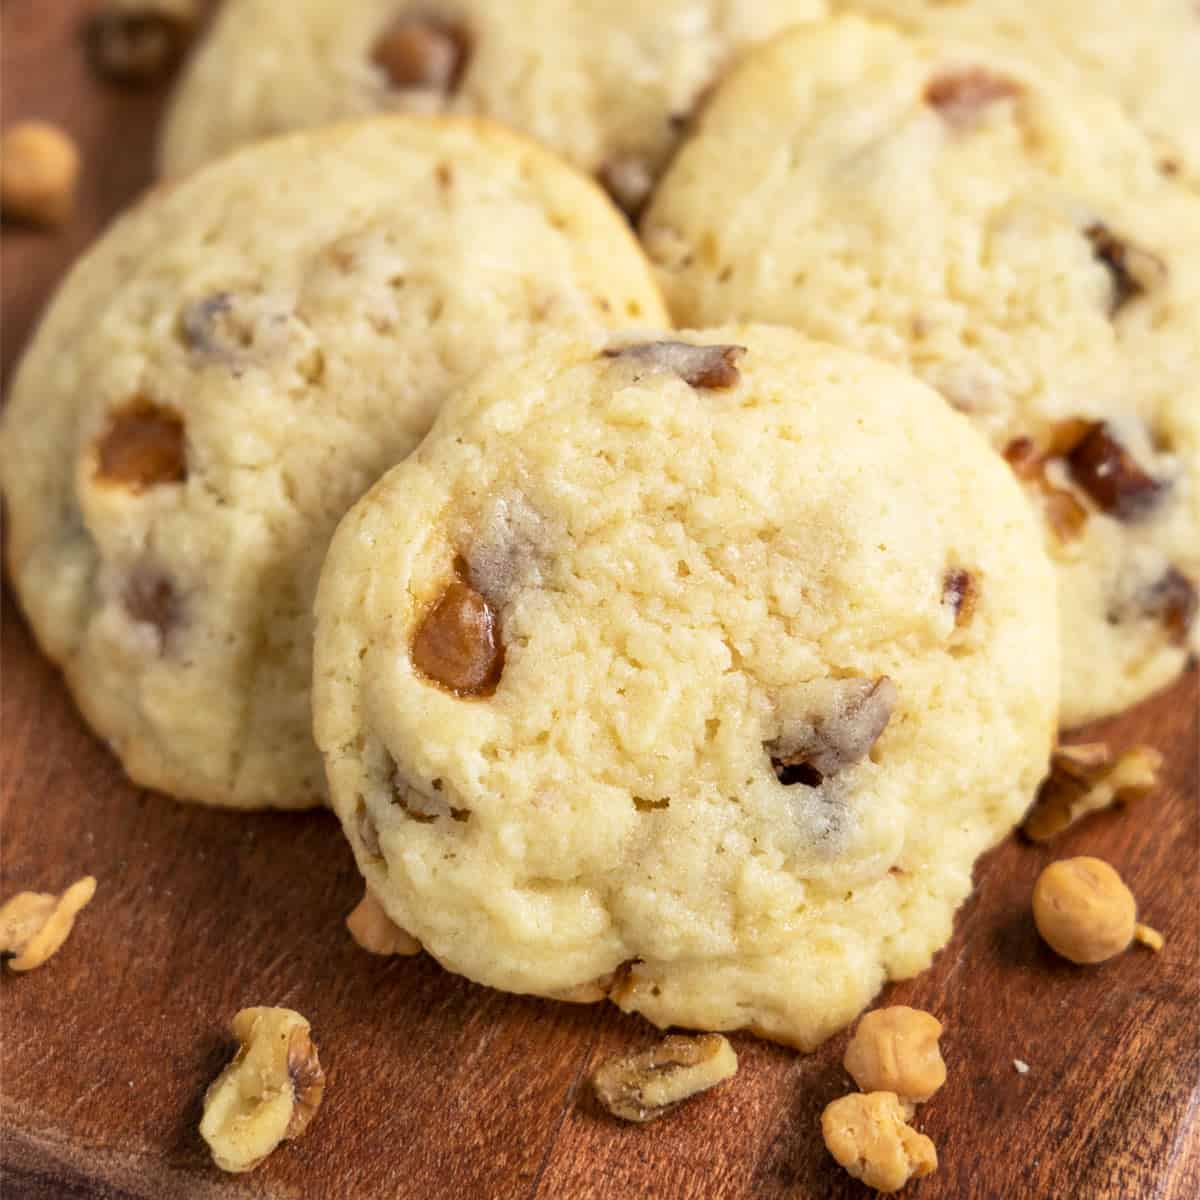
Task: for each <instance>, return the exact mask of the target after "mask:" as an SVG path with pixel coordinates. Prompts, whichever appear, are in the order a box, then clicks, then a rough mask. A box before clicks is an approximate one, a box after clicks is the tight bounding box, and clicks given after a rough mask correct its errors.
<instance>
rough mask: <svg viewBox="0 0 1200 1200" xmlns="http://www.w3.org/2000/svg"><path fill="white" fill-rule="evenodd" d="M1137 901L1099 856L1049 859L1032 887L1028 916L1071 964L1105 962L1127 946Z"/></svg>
mask: <svg viewBox="0 0 1200 1200" xmlns="http://www.w3.org/2000/svg"><path fill="white" fill-rule="evenodd" d="M1136 919H1137V902H1136V901H1135V900H1134V898H1133V893H1132V892H1131V891H1130V890H1129V889H1128V888H1127V887H1126V886H1125V883H1124V881H1123V880H1122V879H1121V877H1120V875H1118V874H1117V872H1116V871H1114V870H1113V868H1112V867H1110V866H1109V865H1108V863H1106V862H1104V861H1103V860H1102V859H1099V858H1086V857H1085V858H1067V859H1063V860H1061V861H1059V862H1055V863H1051V864H1050V865H1049V866H1048V867H1047V868H1046V869H1045V870H1044V871H1043V872H1042V873H1041V874H1040V875H1039V876H1038V879H1037V883H1036V884H1034V888H1033V920H1034V924H1036V925H1037V930H1038V933H1040V934H1041V936H1042V940H1043V941H1044V942H1045V943H1046V944H1047V945H1048V946H1049V947H1050V949H1051V950H1053V951H1054V952H1055V953H1056V954H1059V955H1061V956H1062V957H1063V958H1065V959H1068V960H1069V961H1071V962H1073V963H1079V964H1080V965H1087V964H1091V963H1100V962H1105V961H1107V960H1108V959H1110V958H1113V957H1115V956H1116V955H1118V954H1121V953H1123V952H1124V951H1125V950H1127V949H1128V948H1129V944H1130V942H1132V941H1133V934H1134V927H1135V925H1136Z"/></svg>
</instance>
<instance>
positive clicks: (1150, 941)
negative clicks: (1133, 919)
mask: <svg viewBox="0 0 1200 1200" xmlns="http://www.w3.org/2000/svg"><path fill="white" fill-rule="evenodd" d="M1133 940H1134V941H1135V942H1138V943H1139V944H1140V945H1142V946H1145V947H1146V949H1147V950H1153V951H1154V953H1155V954H1157V953H1158V952H1159V951H1160V950H1161V949H1162V948H1163V946H1164V945H1165V944H1166V942H1165V940H1164V939H1163V935H1162V934H1161V933H1159V932H1158V930H1157V929H1152V928H1151V927H1150V926H1149V925H1143V924H1142V923H1141V922H1140V921H1139V922H1138V923H1137V924H1136V925H1135V926H1134V927H1133Z"/></svg>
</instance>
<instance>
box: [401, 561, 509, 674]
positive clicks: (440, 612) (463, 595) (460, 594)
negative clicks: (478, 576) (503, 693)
mask: <svg viewBox="0 0 1200 1200" xmlns="http://www.w3.org/2000/svg"><path fill="white" fill-rule="evenodd" d="M462 569H463V567H462V564H461V563H460V564H458V570H459V577H458V578H455V579H453V580H452V581H451V582H450V583H449V584H448V585H447V587H446V590H445V591H444V592H443V593H442V594H441V596H440V597H439V598H438V600H437V603H435V604H434V606H433V607H432V608H431V609H430V610H429V611H428V612H427V613H426V614H425V617H424V619H423V620H422V621H421V624H420V625H419V626H418V627H417V632H416V636H415V637H414V638H413V644H412V661H413V665H414V666H415V667H416V668H417V670H418V671H420V672H421V674H422V675H424V676H425V677H426V678H428V679H431V680H433V682H434V683H438V684H441V686H442V687H444V688H447V689H448V690H449V691H452V692H454V693H455V694H456V695H459V696H490V695H491V694H492V693H493V692H494V691H495V690H496V685H497V684H498V683H499V682H500V676H501V674H502V673H503V671H504V646H503V644H502V642H501V638H500V618H499V616H498V614H497V613H496V610H495V609H494V608H493V607H492V606H491V605H490V604H489V603H488V602H487V600H485V599H484V598H483V596H481V595H480V594H479V593H478V592H477V591H476V590H475V589H474V588H473V587H472V586H471V585H470V584H469V583H467V582H466V581H465V580H464V579H463V578H462V577H461V576H462Z"/></svg>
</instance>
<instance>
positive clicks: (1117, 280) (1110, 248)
mask: <svg viewBox="0 0 1200 1200" xmlns="http://www.w3.org/2000/svg"><path fill="white" fill-rule="evenodd" d="M1083 233H1084V236H1085V237H1086V238H1087V239H1088V241H1089V242H1091V244H1092V253H1093V254H1094V255H1095V256H1096V257H1097V258H1098V259H1099V260H1100V261H1101V262H1102V263H1103V264H1104V265H1105V266H1106V267H1107V268H1108V273H1109V275H1110V276H1111V277H1112V300H1111V301H1110V302H1109V308H1108V311H1109V315H1110V316H1115V315H1116V314H1117V313H1118V312H1119V311H1120V310H1121V309H1122V308H1124V307H1125V305H1126V304H1128V303H1129V302H1130V301H1131V300H1136V299H1137V298H1138V297H1139V296H1143V295H1145V293H1146V292H1148V291H1151V290H1152V289H1154V288H1157V287H1161V286H1162V284H1163V283H1164V281H1165V280H1166V277H1167V265H1166V263H1164V262H1163V260H1162V259H1161V258H1159V257H1158V255H1156V254H1151V253H1150V252H1149V251H1148V250H1140V249H1139V248H1138V247H1137V246H1131V245H1130V244H1129V243H1128V242H1126V241H1124V240H1122V239H1121V238H1119V237H1118V236H1117V235H1116V234H1115V233H1113V232H1112V230H1111V229H1109V228H1108V226H1106V225H1104V224H1102V223H1101V222H1099V221H1097V222H1096V223H1095V224H1093V225H1089V226H1088V227H1087V228H1086V229H1085V230H1084V231H1083Z"/></svg>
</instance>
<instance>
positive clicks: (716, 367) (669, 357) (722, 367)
mask: <svg viewBox="0 0 1200 1200" xmlns="http://www.w3.org/2000/svg"><path fill="white" fill-rule="evenodd" d="M745 353H746V347H745V346H693V345H692V344H691V343H690V342H669V341H667V342H638V343H636V344H635V345H632V346H620V347H612V348H610V349H608V350H605V351H604V356H605V358H620V359H627V360H629V361H631V362H636V363H639V364H645V365H646V366H648V367H652V368H654V369H656V370H660V371H669V372H671V373H672V374H674V375H678V376H679V378H680V379H682V380H683V382H684V383H686V384H687V385H688V386H689V387H694V388H706V389H710V390H719V389H723V388H731V387H733V386H734V385H735V384H736V383H737V381H738V380H739V379H740V378H741V372H740V371H739V370H738V369H737V360H738V359H739V358H741V357H742V355H743V354H745Z"/></svg>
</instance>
